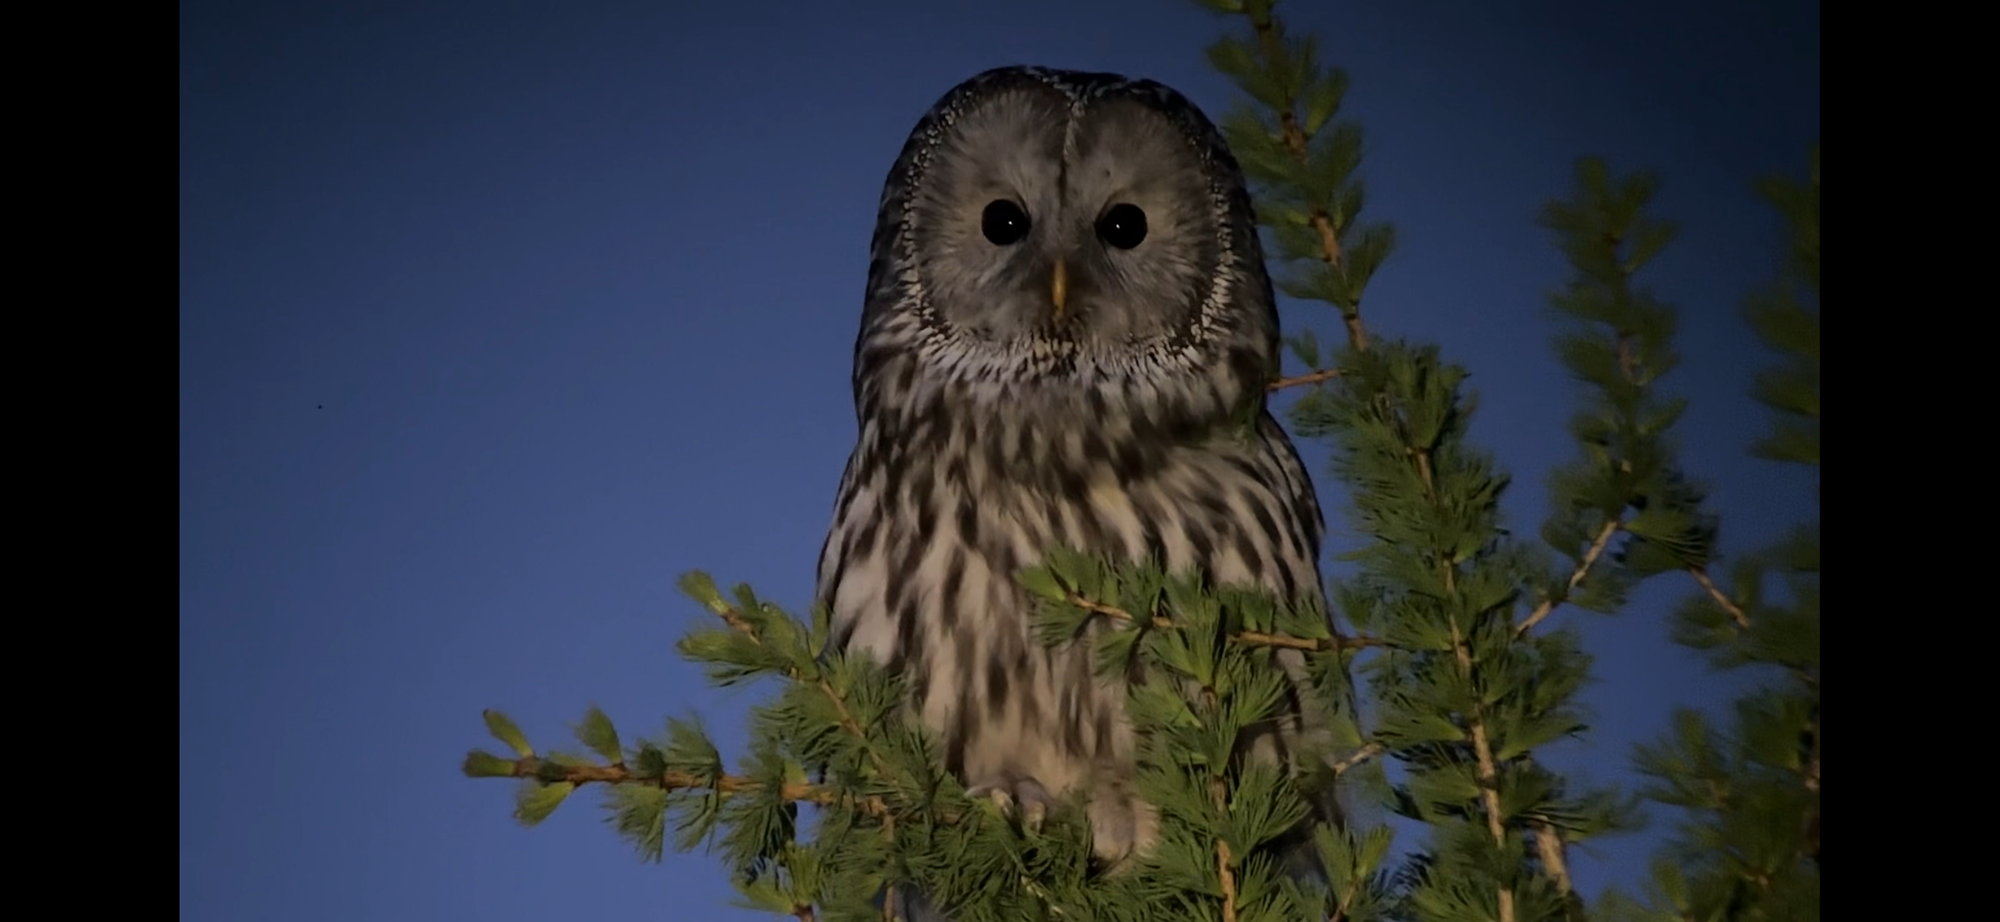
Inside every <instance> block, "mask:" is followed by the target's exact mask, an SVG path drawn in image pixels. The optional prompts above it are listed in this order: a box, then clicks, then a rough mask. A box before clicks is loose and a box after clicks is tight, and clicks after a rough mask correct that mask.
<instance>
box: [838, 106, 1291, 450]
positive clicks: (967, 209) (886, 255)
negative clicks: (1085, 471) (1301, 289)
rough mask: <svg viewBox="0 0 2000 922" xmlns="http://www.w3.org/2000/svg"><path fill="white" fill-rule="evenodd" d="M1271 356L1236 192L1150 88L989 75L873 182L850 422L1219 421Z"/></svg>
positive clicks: (1244, 198) (1257, 262) (1261, 281)
mask: <svg viewBox="0 0 2000 922" xmlns="http://www.w3.org/2000/svg"><path fill="white" fill-rule="evenodd" d="M1276 348H1277V315H1276V311H1275V308H1274V306H1273V299H1272V296H1271V286H1270V280H1269V277H1268V276H1267V275H1266V272H1265V269H1264V261H1263V254H1262V252H1261V249H1260V247H1259V245H1258V241H1257V233H1256V222H1255V219H1254V217H1253V215H1252V212H1251V207H1250V199H1249V196H1248V194H1247V193H1246V191H1245V189H1244V183H1243V177H1242V174H1241V172H1240V170H1239V169H1238V167H1237V165H1236V161H1235V159H1234V158H1233V157H1231V156H1230V153H1229V150H1228V148H1227V146H1226V145H1225V144H1224V142H1223V140H1222V137H1221V135H1220V133H1218V132H1217V131H1216V129H1215V126H1214V125H1213V124H1212V123H1211V122H1210V121H1209V120H1208V119H1207V118H1206V117H1205V116H1203V115H1202V113H1201V112H1200V110H1198V109H1196V108H1195V107H1194V105H1193V104H1191V103H1189V102H1188V101H1187V99H1186V98H1185V97H1183V96H1181V95H1180V94H1179V93H1177V92H1175V91H1173V90H1171V89H1168V88H1167V87H1164V86H1162V85H1160V84H1158V83H1154V82H1152V81H1150V80H1134V79H1127V78H1125V77H1121V76H1117V75H1115V74H1101V73H1084V72H1076V71H1061V70H1049V69H1043V68H1033V67H1006V68H1000V69H996V70H990V71H987V72H985V73H982V74H979V75H978V76H975V77H973V78H972V79H970V80H967V81H966V82H964V83H962V84H960V85H959V86H957V87H955V88H953V89H952V90H951V91H950V92H948V93H946V94H945V95H944V97H943V98H942V99H940V100H939V101H938V103H937V104H936V105H935V106H934V107H933V108H932V109H931V111H930V112H929V113H928V114H926V115H925V116H924V117H923V119H922V121H920V122H919V123H918V124H917V126H916V128H915V130H913V131H912V132H911V134H910V137H909V140H908V141H907V143H905V145H904V147H903V151H902V154H901V156H900V157H898V158H897V161H896V163H895V165H894V167H893V168H892V169H891V170H890V172H889V178H888V181H887V183H886V186H885V188H884V191H883V195H882V201H881V209H880V212H879V214H878V218H877V224H876V230H875V236H874V241H873V247H872V251H871V261H870V266H869V279H868V297H867V307H866V310H865V312H864V317H863V324H862V330H861V336H860V339H859V341H858V342H857V344H856V366H855V379H856V380H855V384H856V396H857V398H858V399H859V400H861V401H863V402H864V403H865V402H867V401H868V400H869V399H870V398H871V397H872V398H875V399H876V400H877V401H878V403H879V404H881V405H885V406H886V405H887V404H891V403H896V404H905V403H907V402H910V401H916V402H922V398H923V397H924V396H925V395H926V393H929V392H933V391H936V390H938V389H949V390H953V391H957V392H960V393H958V394H957V396H958V397H960V398H961V399H971V400H975V401H976V400H980V399H982V398H983V399H988V400H1005V401H1012V402H1015V403H1017V404H1018V403H1020V402H1024V401H1025V402H1026V403H1027V404H1030V405H1034V404H1040V403H1047V402H1049V401H1052V400H1053V401H1057V402H1064V403H1067V402H1072V401H1076V400H1082V399H1084V398H1085V397H1086V396H1087V397H1088V398H1089V401H1090V402H1091V403H1092V406H1091V407H1088V408H1086V410H1087V411H1090V412H1096V413H1105V412H1115V411H1118V410H1120V409H1122V408H1125V407H1124V405H1125V404H1131V403H1133V402H1135V401H1136V402H1142V403H1146V404H1148V406H1145V407H1135V408H1133V409H1142V410H1148V411H1149V412H1154V413H1156V414H1157V413H1161V412H1169V411H1178V412H1179V413H1180V414H1182V415H1187V414H1196V415H1200V414H1225V413H1227V412H1229V410H1230V409H1231V408H1233V407H1240V406H1241V405H1242V403H1243V402H1244V401H1246V400H1261V399H1262V398H1261V395H1262V392H1263V386H1264V383H1265V382H1266V381H1267V380H1268V379H1269V377H1270V375H1271V373H1272V370H1273V368H1274V366H1275V361H1276ZM862 409H863V412H864V414H865V413H866V412H867V408H866V407H863V408H862Z"/></svg>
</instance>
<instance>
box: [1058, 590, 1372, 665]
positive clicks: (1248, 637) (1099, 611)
mask: <svg viewBox="0 0 2000 922" xmlns="http://www.w3.org/2000/svg"><path fill="white" fill-rule="evenodd" d="M1066 601H1068V602H1069V604H1071V605H1074V606H1076V607H1078V608H1081V609H1083V610H1084V611H1087V612H1090V613H1091V614H1095V615H1103V616H1105V617H1107V618H1114V619H1117V620H1119V621H1125V622H1131V623H1137V622H1139V621H1141V620H1144V621H1146V623H1148V624H1151V625H1152V626H1153V627H1156V628H1176V627H1179V626H1180V625H1179V624H1177V623H1176V622H1175V621H1174V619H1172V618H1168V617H1166V616H1164V615H1154V616H1152V617H1151V618H1144V619H1142V618H1141V616H1139V615H1135V614H1133V613H1131V612H1129V611H1126V610H1125V609H1122V608H1119V607H1118V606H1116V605H1106V604H1104V603H1103V602H1099V601H1097V600H1095V599H1091V598H1088V597H1086V596H1084V595H1081V594H1079V593H1075V592H1072V593H1070V594H1069V597H1068V599H1067V600H1066ZM1229 639H1230V640H1233V641H1236V642H1237V643H1240V644H1243V645H1244V646H1250V647H1278V648H1281V649H1286V650H1303V651H1305V652H1308V653H1322V652H1330V651H1338V650H1359V649H1363V648H1365V647H1386V646H1390V644H1389V642H1388V641H1386V640H1383V639H1382V638H1380V637H1347V636H1342V635H1338V634H1336V635H1335V636H1332V637H1293V636H1291V635H1289V634H1271V633H1266V632H1264V631H1244V632H1242V633H1240V634H1232V635H1230V637H1229Z"/></svg>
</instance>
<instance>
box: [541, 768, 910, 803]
mask: <svg viewBox="0 0 2000 922" xmlns="http://www.w3.org/2000/svg"><path fill="white" fill-rule="evenodd" d="M557 764H560V763H552V762H550V761H548V760H547V759H543V758H540V757H537V756H523V757H521V758H519V759H515V760H514V772H513V777H515V778H532V779H535V780H537V781H542V780H543V779H544V777H545V776H544V775H543V772H544V771H546V770H547V766H549V765H557ZM561 768H562V776H561V777H559V778H556V779H555V780H554V781H550V782H547V783H551V784H555V783H563V782H567V783H569V784H573V785H576V786H578V787H582V786H584V785H586V784H614V785H615V784H632V785H643V786H646V787H656V788H660V789H661V790H666V791H701V790H708V791H714V792H716V793H718V794H721V795H723V796H730V795H735V794H754V793H757V792H759V791H763V790H765V784H764V782H762V781H758V780H755V779H752V778H745V777H742V776H741V775H730V774H720V775H716V776H714V777H712V778H711V777H708V776H704V775H699V774H696V773H694V772H683V771H665V772H661V773H659V774H657V775H641V774H638V773H636V772H634V771H632V770H631V769H630V768H627V767H626V766H625V764H624V763H622V762H618V763H613V764H611V765H562V766H561ZM778 798H779V799H780V800H783V801H786V802H788V803H813V804H819V805H821V806H831V805H834V804H838V803H841V802H843V801H847V802H851V803H854V804H856V805H858V806H860V807H861V809H862V810H863V811H864V812H866V813H867V814H868V815H870V816H877V817H886V816H888V815H889V805H888V804H887V803H886V802H885V801H883V800H882V798H880V797H853V796H851V795H850V796H843V795H841V794H840V793H838V792H836V791H833V790H830V789H828V788H825V787H822V786H820V785H817V784H812V783H810V782H806V781H791V782H786V783H785V784H783V785H781V786H779V788H778Z"/></svg>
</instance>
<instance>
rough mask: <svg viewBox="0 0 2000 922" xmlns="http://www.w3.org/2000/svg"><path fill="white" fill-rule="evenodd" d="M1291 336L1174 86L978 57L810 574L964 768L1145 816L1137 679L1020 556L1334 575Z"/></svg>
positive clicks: (909, 147)
mask: <svg viewBox="0 0 2000 922" xmlns="http://www.w3.org/2000/svg"><path fill="white" fill-rule="evenodd" d="M1277 349H1278V315H1277V309H1276V306H1275V302H1274V299H1273V297H1272V292H1271V282H1270V278H1269V276H1268V275H1267V274H1266V271H1265V268H1264V258H1263V253H1262V252H1261V249H1260V246H1259V244H1258V239H1257V226H1256V221H1255V219H1254V217H1253V215H1252V212H1251V206H1250V198H1249V195H1248V193H1247V192H1246V190H1245V187H1244V182H1243V178H1242V175H1241V172H1240V171H1239V170H1238V168H1237V165H1236V162H1235V160H1234V159H1233V158H1232V157H1231V155H1230V153H1229V150H1228V148H1227V146H1226V145H1225V144H1224V142H1223V139H1222V137H1221V135H1220V134H1219V133H1218V132H1217V131H1216V129H1215V127H1214V125H1213V124H1211V123H1210V121H1209V120H1208V119H1207V118H1206V117H1205V116H1203V115H1202V113H1201V112H1200V111H1199V110H1197V109H1196V108H1195V107H1194V106H1193V105H1192V104H1190V103H1189V102H1188V101H1187V100H1186V99H1185V98H1183V97H1182V96H1181V95H1180V94H1179V93H1176V92H1175V91H1173V90H1171V89H1168V88H1167V87H1165V86H1162V85H1160V84H1158V83H1155V82H1152V81H1149V80H1137V79H1127V78H1124V77H1120V76H1117V75H1113V74H1102V73H1082V72H1074V71H1061V70H1050V69H1043V68H1031V67H1007V68H1000V69H996V70H991V71H987V72H985V73H982V74H979V75H978V76H975V77H973V78H972V79H970V80H968V81H966V82H965V83H962V84H960V85H959V86H957V87H956V88H954V89H952V90H951V91H950V92H949V93H947V94H945V96H944V97H943V99H941V100H939V101H938V103H937V104H936V106H934V107H933V108H932V109H931V111H930V112H929V113H928V114H927V115H925V116H924V117H923V119H922V120H921V121H920V122H919V123H918V124H917V126H916V128H915V129H914V130H913V131H912V132H911V134H910V137H909V140H908V141H907V142H906V143H905V144H904V146H903V149H902V153H901V155H900V156H899V157H898V158H897V160H896V162H895V164H894V166H893V167H892V168H891V169H890V171H889V176H888V181H887V184H886V185H885V187H884V189H883V193H882V198H881V204H880V210H879V212H878V215H877V219H876V225H875V233H874V238H873V242H872V245H871V248H870V253H869V264H868V287H867V294H866V299H865V305H864V308H863V312H862V318H861V330H860V334H859V336H858V337H857V340H856V342H855V348H854V375H853V386H854V405H855V415H856V421H857V423H858V437H857V441H856V444H855V446H854V451H853V453H852V455H851V456H850V458H849V460H848V463H847V468H846V471H845V473H844V475H843V477H842V481H841V485H840V492H839V495H838V498H837V500H836V501H835V506H834V514H833V524H832V527H831V529H830V530H829V532H828V534H827V537H826V542H825V544H824V546H823V549H822V551H821V554H820V562H819V579H818V590H817V596H818V601H819V602H820V603H821V604H824V605H825V606H827V608H828V609H829V610H830V612H831V616H832V623H833V627H834V637H833V643H834V644H835V645H836V646H837V647H838V648H841V649H843V650H845V651H847V652H849V653H857V654H865V655H868V656H872V657H874V658H875V659H877V660H879V661H880V662H882V663H884V664H885V665H886V666H887V667H888V668H889V669H890V670H891V671H892V672H894V673H896V674H899V675H901V676H902V677H903V678H904V680H905V683H906V687H907V689H908V695H909V700H908V704H909V707H910V709H911V711H912V712H913V713H914V714H917V715H920V716H921V718H922V720H923V721H924V723H925V724H927V725H928V727H929V728H930V729H931V730H932V731H934V732H935V733H936V734H937V738H938V739H939V741H940V743H941V747H942V753H943V756H944V760H945V762H946V767H947V768H948V769H949V770H950V771H951V772H952V773H953V774H954V775H956V776H957V777H958V778H959V779H960V780H961V781H963V782H964V783H965V784H966V785H967V787H968V788H969V789H971V790H974V791H976V792H981V793H985V794H987V795H989V796H993V797H994V798H995V799H998V800H1002V801H1011V802H1013V803H1014V804H1016V805H1027V806H1031V807H1032V806H1039V805H1046V804H1048V803H1050V802H1051V801H1052V800H1053V799H1054V798H1060V797H1063V796H1065V795H1068V794H1072V793H1081V794H1083V795H1084V796H1085V798H1086V800H1087V803H1088V817H1089V821H1090V827H1091V834H1092V841H1093V848H1094V850H1095V852H1096V853H1097V855H1098V856H1099V857H1100V858H1102V859H1104V860H1105V861H1107V862H1111V863H1116V862H1118V861H1120V860H1122V859H1123V858H1125V857H1127V856H1130V855H1132V854H1135V853H1143V852H1144V850H1145V849H1147V848H1148V847H1149V846H1150V845H1151V844H1152V842H1153V840H1154V839H1155V837H1156V835H1157V827H1158V822H1157V816H1156V813H1155V811H1154V810H1153V809H1152V808H1151V807H1149V806H1148V805H1147V804H1145V803H1144V802H1143V801H1142V800H1141V799H1140V798H1138V796H1137V795H1136V793H1135V792H1134V789H1133V788H1134V770H1135V769H1134V764H1133V763H1134V759H1135V748H1136V747H1135V741H1134V737H1133V731H1132V729H1131V727H1130V726H1129V724H1128V722H1127V721H1126V719H1125V718H1124V716H1123V707H1124V698H1125V689H1124V680H1122V679H1119V678H1106V677H1103V676H1100V675H1097V674H1096V673H1094V671H1093V670H1092V668H1091V662H1090V655H1089V650H1088V645H1087V644H1083V643H1078V644H1074V645H1071V646H1069V647H1064V648H1059V649H1049V648H1046V647H1044V646H1042V645H1041V644H1039V643H1038V642H1037V641H1036V639H1035V638H1034V636H1033V634H1032V630H1031V623H1030V619H1031V611H1032V605H1031V602H1030V599H1029V597H1028V596H1027V595H1026V594H1025V593H1024V592H1023V590H1022V589H1021V588H1020V586H1019V585H1018V584H1017V583H1016V581H1015V574H1016V573H1017V572H1018V571H1019V570H1021V569H1022V568H1024V567H1028V566H1032V565H1034V564H1036V563H1037V562H1038V561H1040V560H1041V558H1042V556H1043V554H1045V553H1046V552H1047V551H1048V550H1050V549H1052V548H1057V547H1069V548H1076V549H1079V550H1082V551H1085V552H1087V553H1092V554H1096V555H1100V556H1104V557H1109V558H1113V559H1121V560H1132V561H1138V560H1147V559H1150V560H1152V561H1154V562H1157V563H1159V564H1162V565H1164V566H1165V567H1166V568H1168V569H1169V570H1170V571H1172V572H1188V571H1196V572H1199V573H1200V574H1202V576H1203V577H1204V579H1205V580H1206V582H1207V583H1208V584H1209V585H1231V584H1235V585H1247V586H1255V587H1260V588H1263V589H1266V590H1269V591H1272V592H1275V593H1276V594H1278V595H1279V596H1280V597H1282V598H1285V599H1288V600H1297V599H1301V598H1308V597H1309V598H1312V599H1314V600H1316V601H1317V600H1318V599H1319V598H1320V596H1319V593H1320V591H1321V590H1320V581H1319V569H1318V560H1319V548H1320V542H1321V538H1322V534H1323V525H1322V519H1321V514H1320V508H1319V502H1318V499H1317V498H1316V497H1315V495H1314V493H1313V487H1312V482H1311V480H1310V479H1309V478H1308V477H1307V476H1306V472H1305V469H1304V467H1303V465H1301V464H1300V462H1299V457H1298V454H1297V452H1296V451H1295V450H1294V449H1293V447H1292V444H1291V442H1290V440H1289V439H1288V438H1287V437H1286V435H1285V433H1284V431H1283V430H1282V429H1281V428H1280V427H1279V425H1278V423H1277V421H1276V420H1274V419H1273V418H1272V416H1271V415H1270V413H1269V412H1268V410H1266V408H1265V394H1266V387H1267V384H1268V382H1269V381H1270V380H1271V379H1272V377H1273V375H1274V372H1275V370H1276V367H1277ZM1246 426H1247V427H1248V431H1247V433H1246ZM1289 656H1291V657H1292V658H1289V659H1280V660H1274V665H1273V668H1283V669H1285V670H1286V671H1287V672H1288V673H1289V674H1290V675H1291V676H1292V677H1293V678H1294V679H1295V680H1296V681H1295V682H1294V683H1293V684H1292V688H1293V689H1294V698H1293V700H1292V701H1291V702H1290V710H1289V711H1288V712H1287V713H1288V714H1289V715H1291V716H1290V717H1288V719H1286V720H1284V721H1281V722H1280V724H1279V725H1278V726H1276V727H1273V728H1270V729H1269V730H1268V732H1266V733H1264V734H1263V738H1261V739H1260V740H1258V741H1257V743H1256V745H1255V746H1254V747H1253V748H1254V749H1257V750H1261V751H1262V752H1263V753H1264V754H1265V755H1266V756H1268V757H1272V758H1279V759H1284V758H1287V757H1288V755H1289V751H1290V750H1291V749H1293V748H1294V743H1295V741H1296V735H1297V732H1298V730H1299V728H1300V726H1301V721H1300V718H1299V716H1298V715H1300V714H1302V713H1303V711H1302V710H1301V708H1302V707H1303V706H1304V705H1305V704H1306V702H1304V701H1303V700H1301V699H1300V696H1302V695H1303V693H1304V688H1303V684H1302V683H1303V666H1302V663H1301V662H1300V661H1299V660H1297V659H1296V654H1289Z"/></svg>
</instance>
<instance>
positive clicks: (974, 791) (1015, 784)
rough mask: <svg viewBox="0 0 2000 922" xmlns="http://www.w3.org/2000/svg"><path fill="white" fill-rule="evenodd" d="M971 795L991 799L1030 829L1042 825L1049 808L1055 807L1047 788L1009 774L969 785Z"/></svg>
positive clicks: (1003, 814) (967, 791)
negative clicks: (1008, 776)
mask: <svg viewBox="0 0 2000 922" xmlns="http://www.w3.org/2000/svg"><path fill="white" fill-rule="evenodd" d="M965 793H966V794H967V795H969V796H971V797H975V798H980V799H984V800H989V801H992V802H993V805H994V806H995V807H998V808H999V809H1000V815H1001V816H1007V817H1013V818H1016V819H1019V820H1020V821H1021V825H1022V826H1024V827H1026V828H1027V829H1029V830H1030V831H1034V830H1039V829H1041V828H1042V821H1043V820H1046V819H1048V816H1049V811H1050V810H1053V809H1055V804H1056V799H1055V797H1054V796H1053V795H1051V794H1050V793H1049V790H1048V788H1045V787H1042V783H1041V782H1039V781H1036V780H1035V779H1033V778H1007V779H1002V780H1000V781H997V782H991V783H987V784H976V785H973V786H972V787H969V788H966V789H965Z"/></svg>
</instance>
